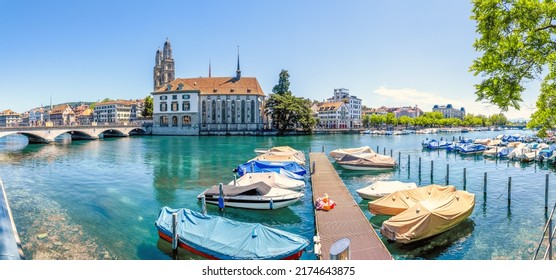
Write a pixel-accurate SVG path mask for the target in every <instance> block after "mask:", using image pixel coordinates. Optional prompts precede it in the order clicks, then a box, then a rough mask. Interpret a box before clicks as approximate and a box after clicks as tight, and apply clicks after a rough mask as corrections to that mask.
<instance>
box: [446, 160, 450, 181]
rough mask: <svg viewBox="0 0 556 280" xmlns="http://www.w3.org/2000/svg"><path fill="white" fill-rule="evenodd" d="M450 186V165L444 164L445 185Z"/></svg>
mask: <svg viewBox="0 0 556 280" xmlns="http://www.w3.org/2000/svg"><path fill="white" fill-rule="evenodd" d="M449 184H450V164H446V185H449Z"/></svg>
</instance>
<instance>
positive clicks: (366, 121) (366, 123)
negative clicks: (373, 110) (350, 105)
mask: <svg viewBox="0 0 556 280" xmlns="http://www.w3.org/2000/svg"><path fill="white" fill-rule="evenodd" d="M361 122H362V123H363V126H364V127H366V128H369V127H370V126H371V116H369V115H364V116H363V118H362V120H361Z"/></svg>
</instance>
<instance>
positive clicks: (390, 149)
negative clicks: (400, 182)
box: [390, 149, 393, 157]
mask: <svg viewBox="0 0 556 280" xmlns="http://www.w3.org/2000/svg"><path fill="white" fill-rule="evenodd" d="M392 152H393V151H392V149H390V157H392Z"/></svg>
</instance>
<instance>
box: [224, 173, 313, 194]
mask: <svg viewBox="0 0 556 280" xmlns="http://www.w3.org/2000/svg"><path fill="white" fill-rule="evenodd" d="M256 182H264V183H265V184H267V185H269V186H271V187H274V188H282V189H288V190H294V191H299V190H302V189H303V188H304V187H305V182H304V181H302V180H295V179H291V178H288V177H287V176H284V175H282V174H279V173H276V172H261V173H247V174H245V175H243V176H241V177H240V178H238V179H236V180H234V181H231V182H230V183H228V185H237V186H246V185H251V184H254V183H256Z"/></svg>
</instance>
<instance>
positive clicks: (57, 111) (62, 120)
mask: <svg viewBox="0 0 556 280" xmlns="http://www.w3.org/2000/svg"><path fill="white" fill-rule="evenodd" d="M49 118H50V119H49V120H50V121H51V122H52V124H54V125H74V124H75V113H74V112H73V109H72V108H71V107H70V105H68V104H62V105H58V106H55V107H54V108H52V110H50V116H49Z"/></svg>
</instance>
